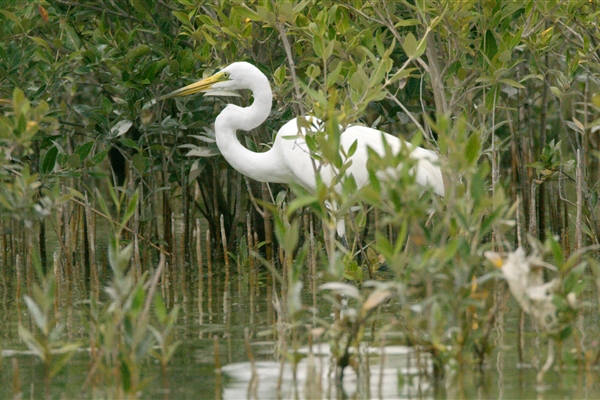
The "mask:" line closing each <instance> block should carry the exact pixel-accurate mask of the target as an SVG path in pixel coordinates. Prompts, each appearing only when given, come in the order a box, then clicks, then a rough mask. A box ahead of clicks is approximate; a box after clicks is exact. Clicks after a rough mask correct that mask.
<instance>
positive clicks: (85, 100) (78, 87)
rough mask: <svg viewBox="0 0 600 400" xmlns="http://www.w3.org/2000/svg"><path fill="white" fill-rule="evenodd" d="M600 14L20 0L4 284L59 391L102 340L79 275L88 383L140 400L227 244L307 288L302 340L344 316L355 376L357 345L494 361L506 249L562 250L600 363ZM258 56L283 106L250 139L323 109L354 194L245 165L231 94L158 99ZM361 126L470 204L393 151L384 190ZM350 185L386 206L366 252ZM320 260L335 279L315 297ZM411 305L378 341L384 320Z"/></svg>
mask: <svg viewBox="0 0 600 400" xmlns="http://www.w3.org/2000/svg"><path fill="white" fill-rule="evenodd" d="M599 14H600V8H599V7H598V4H597V3H596V2H594V1H591V0H571V1H567V2H564V1H552V0H548V1H535V0H529V1H523V2H512V1H503V0H485V1H442V0H440V1H438V0H428V1H421V0H418V1H397V2H390V1H367V2H365V1H347V2H333V1H312V0H305V1H294V2H291V1H278V0H276V1H268V2H262V1H246V2H244V4H241V3H238V2H219V1H213V2H208V1H200V0H179V1H178V2H166V1H160V0H131V1H129V2H127V1H122V0H120V1H107V0H88V1H85V2H75V1H71V0H52V1H50V0H48V1H43V0H42V1H29V2H21V1H18V0H15V1H6V2H4V5H3V9H0V22H1V24H0V37H1V40H0V110H1V111H2V115H1V116H0V142H1V144H2V147H1V153H0V214H1V217H0V234H1V235H2V241H1V243H0V244H1V246H2V265H1V272H0V276H1V279H2V281H3V283H4V285H3V287H4V289H5V290H7V289H6V288H7V287H9V286H11V287H12V286H16V287H17V288H18V290H17V296H18V298H20V299H21V298H22V296H23V295H24V294H25V293H26V295H25V296H26V297H25V298H24V299H25V300H24V301H25V304H26V306H27V307H28V308H29V310H30V312H31V314H32V315H33V318H34V319H35V328H33V327H31V329H30V330H28V329H25V328H23V329H21V330H20V335H21V338H22V340H23V341H24V342H25V343H27V344H28V346H30V347H31V348H35V349H37V350H38V351H39V357H40V359H41V360H42V361H43V362H44V363H46V364H47V366H48V367H47V374H46V378H47V380H48V381H47V382H49V381H50V379H51V377H52V376H54V374H57V373H59V372H60V369H61V368H62V366H63V365H64V364H65V363H67V362H68V360H69V358H68V356H70V355H71V354H72V352H73V351H74V349H75V348H76V347H77V346H78V344H76V343H74V342H72V341H67V339H66V338H64V337H63V336H64V335H62V336H61V331H60V329H59V328H60V327H61V324H60V320H61V318H64V315H60V312H59V308H60V307H58V306H56V307H54V308H56V309H53V304H58V303H55V298H56V297H57V296H58V297H60V296H61V294H60V293H59V292H58V289H57V288H58V287H60V286H61V285H62V284H66V285H67V287H70V288H73V287H77V288H80V289H81V290H82V291H83V292H85V293H86V296H87V298H89V299H90V303H89V304H90V310H89V313H88V314H89V315H88V317H87V321H88V324H89V328H90V332H89V333H88V334H87V335H86V336H85V338H84V339H85V340H86V341H87V340H88V338H92V339H91V341H92V344H91V345H89V346H90V347H92V359H93V363H92V367H91V372H90V375H89V376H90V378H89V382H87V383H88V384H89V385H91V386H94V385H96V384H99V382H102V379H105V381H104V382H108V381H110V380H111V379H112V377H114V376H119V379H118V380H116V382H117V383H121V387H120V388H119V389H115V390H117V393H127V394H131V393H136V392H137V390H138V389H139V387H141V385H142V381H143V379H142V377H141V375H140V370H139V367H138V364H139V363H140V362H141V359H142V358H143V357H144V356H145V355H146V354H150V352H151V353H152V354H153V355H154V356H155V357H157V359H159V360H160V361H161V363H162V365H164V368H166V366H167V363H168V361H169V359H170V357H171V355H172V353H173V351H174V349H175V345H174V343H175V342H174V340H175V337H174V333H173V331H172V327H173V321H174V319H175V318H176V314H177V308H176V307H175V308H172V304H173V297H177V296H178V295H179V294H178V291H177V288H180V287H184V286H185V285H186V281H185V279H182V278H181V276H183V275H185V273H186V272H189V271H198V268H200V265H202V254H201V253H200V252H199V250H201V249H202V248H203V247H204V244H203V243H204V241H205V238H206V241H208V242H209V243H210V244H211V245H210V249H211V252H212V253H213V254H209V255H208V256H217V257H219V258H221V259H223V260H224V263H226V264H227V268H229V266H228V265H229V262H230V259H232V260H234V262H237V263H238V266H239V268H238V271H240V272H239V273H244V272H242V271H245V270H246V267H248V266H250V265H252V268H254V263H255V262H256V263H257V265H258V263H259V259H260V260H262V265H264V268H266V269H265V270H266V271H269V274H267V275H268V276H267V277H266V278H265V279H266V281H267V282H268V284H269V285H274V288H275V289H276V290H275V291H274V292H277V293H281V294H282V295H283V296H282V299H283V300H282V301H283V306H282V307H281V308H279V309H278V318H277V329H275V330H274V335H276V336H277V337H278V339H279V340H284V341H285V340H286V339H290V340H291V338H293V340H295V341H300V342H303V341H306V337H307V336H308V335H310V331H307V328H306V326H307V324H309V325H312V326H313V327H315V326H317V325H318V326H322V327H325V328H326V329H325V332H326V333H325V334H324V336H323V337H322V338H321V340H330V341H331V342H332V343H336V344H337V345H338V346H339V348H335V347H334V353H335V354H334V356H335V357H337V359H338V364H339V365H340V366H346V365H347V364H348V363H349V362H348V358H349V352H348V349H349V347H352V346H355V345H357V343H358V342H359V341H360V340H362V339H365V338H368V340H373V341H377V340H380V339H381V340H383V339H384V337H385V334H386V332H396V333H399V334H400V336H401V338H402V339H401V341H402V342H403V343H405V344H409V345H412V346H419V347H420V348H422V349H425V351H426V352H428V353H430V354H431V356H432V357H433V359H434V375H435V376H436V377H438V378H441V377H443V373H444V370H445V368H446V366H447V365H448V364H449V362H450V360H456V361H457V363H458V365H471V364H483V363H484V362H485V361H486V356H487V355H488V354H489V352H490V351H491V349H492V347H493V345H494V343H493V340H492V337H491V332H492V329H493V327H494V326H495V324H497V323H498V322H497V320H498V318H499V316H500V315H502V312H503V311H502V310H503V309H505V308H506V301H507V298H508V295H507V293H508V292H507V288H506V287H505V286H504V284H503V283H502V281H501V280H499V279H498V277H500V276H501V274H500V273H499V272H498V269H497V268H495V266H494V265H493V264H492V263H490V262H488V261H485V258H484V256H483V254H484V252H485V251H488V250H495V251H499V252H503V251H507V252H508V251H511V250H514V249H515V248H517V247H519V246H521V247H524V248H526V249H528V251H538V252H540V254H542V255H545V252H548V255H549V256H548V258H547V261H548V262H549V263H551V264H553V265H555V266H556V267H558V269H557V271H558V272H557V273H556V272H549V274H550V275H551V277H555V276H556V277H558V279H559V282H560V286H559V287H558V289H557V290H556V292H555V293H554V300H553V304H554V305H555V307H556V309H557V312H558V313H559V315H560V318H558V320H557V322H556V325H555V326H553V327H552V329H549V330H547V331H544V330H542V331H543V332H541V333H540V335H547V336H544V337H548V338H549V340H552V341H556V342H557V343H561V344H562V343H564V342H566V343H568V345H567V346H564V347H561V346H559V347H558V348H559V349H562V350H563V351H564V352H565V353H568V352H570V350H571V348H572V347H576V352H575V354H576V356H575V357H574V358H575V359H579V360H580V361H582V362H584V363H588V365H591V364H597V363H598V361H599V358H600V353H598V354H590V353H588V352H587V351H588V350H586V349H591V347H590V346H591V341H592V340H593V339H592V337H591V336H586V335H585V330H582V329H575V326H576V325H575V324H576V321H580V320H581V318H583V313H584V312H590V311H589V310H590V308H586V307H587V306H589V305H590V304H592V303H593V307H592V308H591V309H592V310H593V311H591V313H592V314H593V313H597V297H596V296H595V293H597V288H596V286H595V285H596V283H595V282H596V281H595V280H594V276H595V275H594V274H593V271H597V266H596V262H595V261H594V256H595V253H594V252H593V251H592V250H590V251H584V250H585V249H586V246H590V245H597V244H599V242H598V237H599V234H600V225H599V222H598V217H599V213H598V210H597V200H598V186H597V182H598V181H599V179H600V162H599V160H598V155H599V154H600V153H598V149H599V148H600V134H599V131H600V129H598V128H599V127H600V119H599V118H598V114H599V110H600V94H598V90H599V85H598V82H599V81H598V79H599V78H600V62H599V58H600V31H599V30H598V27H597V20H598V16H599ZM241 60H245V61H249V62H251V63H253V64H254V65H256V66H258V67H259V68H260V69H261V70H262V71H263V72H265V74H266V75H267V76H269V77H270V81H271V84H272V88H273V91H274V95H275V102H274V104H273V106H274V107H273V111H272V113H271V116H270V118H269V119H268V121H267V122H266V123H265V124H264V125H263V126H261V127H259V128H257V129H256V130H254V131H253V132H251V133H250V134H248V135H244V136H240V139H241V140H242V143H244V144H245V145H246V146H247V147H248V148H250V149H253V150H256V151H264V150H265V149H267V148H268V147H269V143H271V142H272V140H273V136H274V135H275V133H276V132H277V130H278V128H279V127H280V126H282V125H283V123H284V122H286V121H288V120H289V119H291V118H293V117H294V116H297V115H301V114H306V113H311V114H314V115H316V116H318V117H319V118H321V119H323V120H325V121H327V124H326V126H327V127H326V129H325V132H321V133H318V134H316V135H314V137H311V138H309V142H310V145H311V150H312V151H313V155H314V157H318V158H320V159H321V160H324V161H325V162H329V163H332V164H333V165H335V166H336V167H337V168H338V170H339V171H340V182H341V185H342V187H343V190H342V192H341V193H339V194H336V193H335V192H334V191H333V190H332V188H331V187H326V186H325V185H324V184H322V183H321V184H320V186H319V189H318V190H317V192H316V193H315V194H308V193H305V192H303V191H302V190H301V189H299V188H291V189H290V188H286V187H283V186H280V185H267V184H260V183H257V182H253V181H250V180H248V179H246V178H244V177H243V176H241V175H240V174H238V173H237V172H235V171H234V170H233V169H231V168H230V167H229V166H228V165H227V163H226V162H225V160H224V159H223V158H222V157H221V156H219V153H218V149H217V148H216V145H215V144H214V133H213V131H212V125H211V122H212V121H214V118H215V116H216V115H217V114H218V112H219V110H220V109H221V108H222V107H223V106H224V104H225V103H224V102H223V100H222V99H215V98H212V97H203V96H193V97H189V98H186V99H182V100H177V101H175V100H168V101H164V102H152V100H154V99H157V98H158V97H159V96H160V95H162V94H165V93H168V92H169V91H171V90H173V89H176V88H179V87H181V86H183V85H186V84H188V83H191V82H193V81H194V80H197V79H199V78H201V77H203V76H206V75H208V74H210V73H212V72H214V71H216V70H218V69H219V68H222V67H224V66H226V65H228V64H229V63H231V62H233V61H241ZM228 100H229V99H228ZM230 101H236V102H238V103H239V104H248V102H249V101H251V99H250V96H248V95H246V96H245V97H243V98H241V99H234V100H230ZM351 123H361V124H365V125H368V126H372V127H376V128H377V129H380V130H383V131H386V132H390V133H393V134H394V135H397V136H400V137H403V138H405V139H406V140H409V141H411V142H412V143H414V144H418V145H421V146H424V147H427V148H430V149H433V150H435V151H436V152H438V153H439V154H440V158H441V167H442V169H443V171H444V174H445V175H446V178H447V179H446V196H445V197H444V198H440V197H438V196H436V195H435V194H433V193H430V192H427V191H426V192H425V193H423V190H422V189H421V188H419V187H417V186H416V185H415V183H414V178H413V177H412V176H411V174H410V173H409V167H410V165H407V166H406V168H404V169H403V171H402V174H401V176H400V177H399V178H398V179H395V180H392V181H379V180H378V179H377V177H376V175H375V171H380V170H384V169H385V168H386V167H387V166H390V165H396V164H398V162H399V160H404V162H405V163H406V162H407V161H406V160H405V159H404V158H405V156H406V155H405V154H400V155H398V156H394V155H392V154H390V155H389V157H376V156H374V157H373V159H372V160H371V168H372V171H371V172H372V176H373V179H372V180H373V182H372V185H370V186H369V187H367V188H365V189H364V190H361V191H358V192H357V191H356V190H355V188H354V187H353V184H352V181H350V180H345V179H343V178H342V176H343V171H344V168H345V167H347V162H346V161H345V155H342V154H340V153H339V151H338V143H339V142H338V140H339V132H338V130H337V126H338V124H341V125H343V126H345V125H348V124H351ZM327 200H335V201H336V202H337V203H338V204H339V205H340V211H339V216H342V215H345V214H346V213H347V211H348V210H349V209H350V208H351V207H352V206H354V205H356V204H360V205H361V211H358V212H354V213H352V214H350V215H349V216H347V226H349V227H350V230H351V231H352V234H351V238H352V240H351V242H350V248H349V249H346V248H344V247H342V246H340V245H339V243H337V242H336V237H335V234H334V229H333V219H332V218H331V215H330V213H329V211H328V209H327V207H326V205H325V204H326V201H327ZM309 211H310V212H309ZM106 227H109V228H110V235H109V234H106V233H103V230H106ZM109 236H110V237H109ZM50 237H52V238H56V239H55V240H54V239H53V240H52V241H51V240H49V238H50ZM49 243H58V244H57V245H56V246H54V245H50V244H49ZM106 243H108V245H107V244H106ZM106 248H108V250H105V249H106ZM578 250H582V252H578V253H576V254H574V255H573V256H571V255H572V254H573V253H575V252H576V251H578ZM204 256H205V257H206V256H207V254H206V253H205V254H204ZM382 262H383V263H384V264H385V266H386V267H387V269H388V271H389V272H387V273H382V272H381V271H378V267H379V266H380V265H381V263H382ZM107 263H108V265H110V266H111V267H112V272H107V271H106V268H105V267H104V266H103V265H105V264H107ZM501 264H502V262H498V265H501ZM157 265H158V266H159V267H158V268H156V266H157ZM36 267H39V268H37V270H38V271H39V273H37V274H36V272H35V271H36ZM200 271H202V270H200ZM307 272H308V275H309V277H310V278H312V279H317V277H318V282H319V283H320V284H324V285H323V286H322V290H323V291H321V292H317V289H316V287H317V286H316V285H314V284H312V283H311V284H310V285H308V284H304V289H303V282H307V283H308V282H309V278H308V277H307ZM376 276H377V277H378V278H379V280H378V281H376V282H374V281H372V280H371V281H369V282H366V284H363V282H365V281H367V280H368V278H374V277H376ZM380 276H383V277H385V278H386V279H385V280H382V278H380ZM178 277H179V278H178ZM263 277H264V276H263ZM596 277H597V275H596ZM108 278H110V279H108ZM159 279H162V281H164V280H167V279H172V280H174V282H175V283H174V284H173V285H171V286H166V287H165V286H163V290H162V296H164V297H165V300H164V302H165V303H166V307H165V305H164V303H163V300H162V297H161V296H158V295H157V294H156V295H155V293H158V292H159V291H157V292H155V289H156V287H157V284H158V281H159ZM597 280H598V281H599V282H600V279H598V278H597ZM109 281H110V282H109ZM342 282H346V283H342ZM106 285H108V289H106V287H107V286H106ZM21 286H24V287H25V286H26V289H24V292H21V291H20V288H21ZM357 287H358V288H359V290H357V289H356V288H357ZM311 288H312V291H313V292H314V293H316V294H315V295H314V296H313V304H312V306H316V304H317V297H319V298H323V299H330V300H331V301H332V302H333V303H334V306H337V302H338V301H339V299H340V298H339V297H336V296H331V297H328V296H326V294H327V293H329V292H330V291H333V292H335V293H336V294H344V295H346V296H347V297H348V298H349V299H350V301H349V305H348V307H350V309H352V310H354V311H356V312H355V313H351V312H346V313H342V314H343V315H342V317H339V318H338V319H337V320H336V321H329V322H325V320H321V319H316V318H314V317H315V316H318V310H315V308H313V307H309V305H307V304H304V303H303V299H304V298H303V297H302V296H301V293H302V290H311ZM107 294H108V297H106V296H107ZM573 295H574V296H576V298H577V300H576V301H572V297H573ZM62 296H65V295H64V294H62ZM569 296H571V297H569ZM582 298H583V299H586V300H587V301H586V302H582ZM390 299H393V301H392V302H391V303H389V304H388V305H387V306H386V307H388V313H383V314H380V313H377V315H376V316H375V317H374V318H376V319H377V321H378V323H379V324H380V326H381V327H383V328H381V329H379V330H378V332H380V333H379V334H374V335H373V337H371V336H369V335H370V333H366V332H365V329H364V328H365V324H366V322H367V320H368V319H369V318H370V317H373V316H372V314H373V312H374V311H375V310H376V309H378V307H379V306H381V305H382V304H386V302H388V301H389V300H390ZM20 301H23V300H20ZM153 302H154V304H155V306H154V307H152V309H153V310H156V312H155V314H153V315H150V308H151V307H150V305H151V304H153ZM594 307H595V308H594ZM171 308H172V310H173V311H171ZM590 320H591V321H594V324H588V326H587V327H586V329H589V330H593V329H596V328H597V327H596V326H595V323H596V322H597V318H592V319H590ZM273 322H274V323H275V321H273ZM100 327H102V329H101V328H100ZM55 329H56V331H55ZM513 329H517V328H516V327H513ZM100 331H102V332H103V334H100V333H99V332H100ZM53 332H54V333H53ZM106 332H110V334H108V333H106ZM590 332H591V331H590ZM119 335H122V336H119ZM53 341H54V342H53ZM63 341H64V342H63ZM157 344H158V345H159V347H158V348H157V347H153V346H156V345H157ZM85 347H88V345H87V344H86V346H85ZM51 348H53V349H59V350H58V352H54V353H53V352H51V351H50V349H51ZM56 354H59V355H64V356H60V357H58V356H56ZM569 354H570V353H569ZM124 366H125V367H124ZM124 371H125V372H124ZM138 385H139V386H138ZM120 390H123V392H120Z"/></svg>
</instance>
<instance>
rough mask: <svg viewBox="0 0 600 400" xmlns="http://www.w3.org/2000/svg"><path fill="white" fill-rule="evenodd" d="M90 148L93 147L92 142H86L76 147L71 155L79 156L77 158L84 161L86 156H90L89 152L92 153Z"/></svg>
mask: <svg viewBox="0 0 600 400" xmlns="http://www.w3.org/2000/svg"><path fill="white" fill-rule="evenodd" d="M92 147H94V142H86V143H84V144H81V145H79V146H77V148H75V151H74V152H73V153H74V154H79V157H80V158H81V160H85V159H86V158H87V156H88V155H89V154H90V151H92Z"/></svg>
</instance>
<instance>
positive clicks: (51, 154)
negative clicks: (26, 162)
mask: <svg viewBox="0 0 600 400" xmlns="http://www.w3.org/2000/svg"><path fill="white" fill-rule="evenodd" d="M57 156H58V148H57V147H56V146H52V148H51V149H50V150H48V152H47V153H46V156H45V157H44V160H43V161H42V166H41V168H40V172H41V173H42V175H45V174H48V173H50V172H52V170H53V169H54V166H55V165H56V157H57Z"/></svg>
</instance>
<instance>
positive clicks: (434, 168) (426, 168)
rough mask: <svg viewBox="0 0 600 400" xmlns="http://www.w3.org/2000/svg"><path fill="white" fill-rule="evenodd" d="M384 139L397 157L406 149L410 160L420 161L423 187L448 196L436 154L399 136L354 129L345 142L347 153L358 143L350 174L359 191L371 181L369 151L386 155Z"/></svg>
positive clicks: (417, 170) (418, 172)
mask: <svg viewBox="0 0 600 400" xmlns="http://www.w3.org/2000/svg"><path fill="white" fill-rule="evenodd" d="M384 138H385V141H386V142H387V143H388V145H389V147H390V148H391V150H392V152H393V153H394V154H397V153H398V152H399V151H400V150H401V149H402V148H403V146H406V147H407V148H408V149H409V150H410V157H411V158H412V159H414V160H417V161H418V163H417V166H416V167H415V174H416V175H415V180H416V182H417V183H418V184H419V185H421V186H430V187H432V188H433V189H434V191H435V192H436V193H437V194H439V195H440V196H443V195H444V181H443V178H442V172H441V169H440V167H439V166H438V156H437V154H436V153H434V152H433V151H431V150H427V149H424V148H422V147H415V146H413V145H412V144H410V143H408V142H405V141H404V140H402V139H399V138H397V137H396V136H392V135H390V134H388V133H385V132H382V131H379V130H377V129H372V128H368V127H365V126H360V125H352V126H349V127H348V129H346V130H345V131H344V133H343V134H342V139H341V141H342V146H343V147H344V148H345V149H349V148H350V146H351V145H352V143H354V142H355V141H356V142H357V149H356V152H355V153H354V155H353V156H352V165H351V166H350V168H349V172H350V173H352V174H353V175H354V178H355V180H356V183H357V185H358V187H361V186H363V185H365V184H366V183H367V181H368V175H367V160H368V151H367V148H371V149H372V150H373V151H375V152H376V153H377V154H379V155H384V154H385V145H384Z"/></svg>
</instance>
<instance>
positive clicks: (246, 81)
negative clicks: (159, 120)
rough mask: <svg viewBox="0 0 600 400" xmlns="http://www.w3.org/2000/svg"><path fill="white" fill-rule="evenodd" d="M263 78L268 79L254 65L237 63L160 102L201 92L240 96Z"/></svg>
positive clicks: (174, 92) (163, 98)
mask: <svg viewBox="0 0 600 400" xmlns="http://www.w3.org/2000/svg"><path fill="white" fill-rule="evenodd" d="M261 78H262V79H266V78H265V77H264V75H263V74H262V73H261V72H260V70H259V69H258V68H256V67H255V66H254V65H252V64H250V63H247V62H236V63H233V64H231V65H229V66H228V67H226V68H223V69H222V70H221V71H219V72H217V73H216V74H214V75H212V76H210V77H208V78H205V79H202V80H200V81H198V82H195V83H192V84H191V85H188V86H185V87H182V88H181V89H177V90H175V91H173V92H171V93H169V94H166V95H164V96H162V97H161V98H160V100H165V99H171V98H173V97H181V96H188V95H190V94H194V93H200V92H203V93H205V94H206V95H210V96H239V95H238V94H237V93H236V91H238V90H241V89H252V88H253V87H254V84H255V82H256V80H257V79H261Z"/></svg>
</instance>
